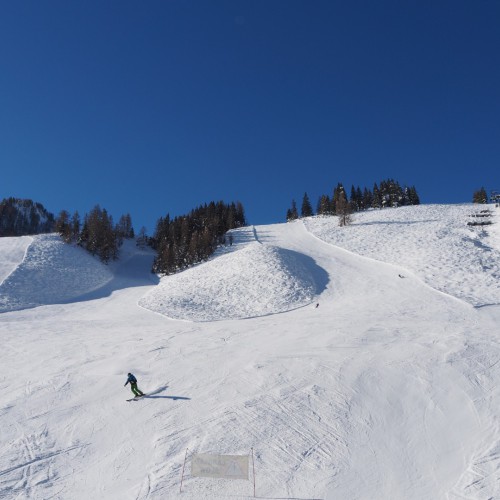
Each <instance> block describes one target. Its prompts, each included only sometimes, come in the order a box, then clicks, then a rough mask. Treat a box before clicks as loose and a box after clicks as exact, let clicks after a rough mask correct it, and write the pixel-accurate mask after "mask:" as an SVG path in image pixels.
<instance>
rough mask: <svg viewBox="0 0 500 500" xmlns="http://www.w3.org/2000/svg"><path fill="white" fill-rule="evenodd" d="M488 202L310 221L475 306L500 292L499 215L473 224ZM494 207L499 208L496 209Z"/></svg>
mask: <svg viewBox="0 0 500 500" xmlns="http://www.w3.org/2000/svg"><path fill="white" fill-rule="evenodd" d="M482 210H484V205H470V204H467V205H419V206H415V207H400V208H398V209H397V210H391V212H392V213H391V214H390V218H388V217H387V215H388V214H387V212H386V211H385V210H371V211H368V212H363V213H360V214H355V215H354V217H353V218H354V220H353V223H352V225H350V226H347V227H344V228H341V227H339V226H338V225H335V224H332V223H331V219H330V218H321V217H315V218H310V219H306V220H305V224H306V227H307V228H308V230H309V231H311V233H313V234H314V235H316V236H318V238H321V239H322V240H324V241H326V242H328V243H331V244H333V245H337V246H340V247H342V248H345V249H347V250H350V251H352V252H355V253H357V254H360V255H364V256H366V257H371V258H373V259H377V260H380V261H383V262H391V263H393V264H398V265H400V266H403V267H404V268H405V269H406V270H407V272H408V273H411V274H412V275H416V276H418V277H419V278H420V279H422V280H424V281H425V282H426V283H427V284H429V285H430V286H432V287H434V288H436V289H438V290H441V291H443V292H445V293H448V294H450V295H454V296H455V297H458V298H460V299H463V300H466V301H467V302H470V303H471V304H473V305H475V306H483V305H487V304H497V303H498V297H499V296H500V242H499V234H500V232H499V231H498V215H496V214H494V213H492V217H491V218H485V219H484V220H491V219H493V220H494V221H495V222H497V224H496V225H491V226H472V225H468V224H467V223H468V222H471V221H477V220H478V219H477V217H473V216H474V215H477V214H479V213H480V212H481V211H482ZM493 211H494V209H493Z"/></svg>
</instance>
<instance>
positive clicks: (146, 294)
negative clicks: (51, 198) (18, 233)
mask: <svg viewBox="0 0 500 500" xmlns="http://www.w3.org/2000/svg"><path fill="white" fill-rule="evenodd" d="M475 209H477V207H474V206H473V205H468V206H420V207H409V208H400V209H386V210H383V211H379V212H368V213H363V214H359V215H357V216H356V218H355V221H354V224H353V225H352V226H350V227H346V228H338V227H337V221H336V219H335V218H329V219H321V218H311V219H308V220H305V221H297V222H294V223H290V224H276V225H270V226H256V227H255V228H253V229H252V228H245V229H242V230H241V231H239V232H237V233H236V235H235V241H236V244H235V245H234V247H231V248H228V249H226V251H224V252H221V253H220V254H219V255H218V256H216V257H215V258H214V259H212V260H211V261H209V262H207V263H205V264H201V265H199V266H195V267H193V268H191V269H189V270H188V271H185V272H184V273H181V274H179V275H177V276H170V277H166V278H162V280H161V281H160V283H159V284H158V285H157V280H156V281H155V279H154V276H152V275H151V274H150V272H149V269H150V265H151V255H150V254H148V253H147V252H142V251H140V250H137V249H135V247H128V249H126V251H125V252H124V253H125V255H124V258H123V260H122V261H120V262H118V263H116V264H114V265H112V266H108V267H106V268H105V269H106V271H107V272H109V273H111V276H110V279H109V281H108V282H106V283H104V284H103V285H101V287H100V288H98V289H97V290H94V291H90V290H88V289H87V290H86V292H85V295H84V296H80V297H76V294H73V297H75V298H71V297H70V295H71V294H66V295H65V298H64V300H61V301H60V302H59V303H54V302H57V300H56V299H57V297H55V295H54V294H53V292H48V297H49V298H50V302H52V305H45V306H41V307H34V308H33V307H32V308H29V309H23V310H17V311H10V312H4V313H3V314H0V336H1V338H2V350H1V351H0V365H1V366H2V370H1V371H0V380H1V382H2V392H1V393H0V419H1V422H2V425H1V426H0V497H1V498H7V499H26V498H30V499H32V498H33V499H42V498H43V499H45V498H57V499H87V498H89V497H91V498H92V497H93V498H99V499H120V500H122V499H151V500H153V499H164V498H184V499H204V498H207V499H214V498H215V499H218V498H231V497H238V498H247V497H248V498H251V497H253V477H252V472H253V470H252V467H251V468H250V481H243V480H239V481H236V480H235V481H230V480H223V479H203V478H196V477H192V476H191V474H190V471H191V469H190V457H191V456H192V454H193V453H195V452H200V453H219V454H229V455H234V454H248V453H251V452H250V450H251V449H252V448H253V454H254V459H255V483H256V494H257V496H258V497H261V498H301V499H312V498H314V499H320V498H321V499H328V500H330V499H331V500H333V499H338V498H341V499H384V500H385V499H398V500H399V499H405V500H406V499H409V500H411V499H415V500H416V499H419V500H420V499H459V498H460V499H463V498H468V499H490V498H499V497H500V482H499V481H498V478H497V476H498V470H499V469H500V452H499V450H500V424H499V422H500V418H499V417H500V410H499V408H500V392H499V391H498V390H497V388H498V385H499V381H500V363H499V362H498V361H499V360H500V343H499V342H498V323H499V321H500V294H499V292H498V287H497V284H498V283H497V277H498V274H497V273H498V259H497V256H498V252H499V251H500V238H499V235H500V232H499V224H498V222H499V221H498V209H495V208H494V207H491V209H492V210H493V211H494V212H495V215H494V220H495V222H496V224H493V225H491V226H487V227H484V228H483V229H473V228H472V229H471V228H470V227H468V226H467V221H468V214H469V213H470V212H472V211H473V210H475ZM389 239H390V240H391V241H388V240H389ZM34 241H36V239H34ZM49 241H50V238H49ZM9 245H11V244H10V243H6V244H5V245H4V247H2V246H1V245H0V253H1V252H2V251H3V249H5V248H7V247H9ZM12 245H14V244H13V243H12ZM17 245H18V247H17V248H18V254H17V255H18V257H16V259H17V261H18V262H20V260H21V259H22V258H23V257H22V255H24V253H23V252H21V251H20V249H21V248H25V247H23V245H25V243H18V244H17ZM11 248H13V247H11ZM30 248H31V246H30ZM73 250H74V249H73ZM21 254H22V255H21ZM50 254H51V251H47V252H46V253H44V255H46V257H45V258H44V260H45V262H46V261H47V259H48V260H49V261H50V259H49V257H48V255H50ZM16 259H14V260H12V259H11V261H10V262H11V264H9V265H10V268H9V269H10V270H6V271H5V274H8V273H10V271H12V267H13V266H14V265H15V264H13V262H14V261H15V260H16ZM0 260H1V259H0ZM55 260H56V257H55V256H54V261H55ZM29 262H31V261H30V257H29V249H28V252H27V253H26V257H25V258H24V260H23V261H22V263H19V264H18V266H17V268H16V269H15V271H14V272H12V273H11V274H9V276H8V279H7V280H6V281H5V282H4V284H3V285H2V287H0V292H1V291H2V288H3V286H4V285H5V284H8V283H10V285H9V288H8V290H9V293H10V295H9V297H10V299H9V300H10V301H11V302H12V301H14V300H17V299H16V297H17V296H18V295H17V294H18V293H19V295H20V297H21V299H19V302H21V301H24V303H25V304H27V305H30V306H32V305H34V304H33V301H30V300H25V299H24V296H23V294H26V293H28V292H26V291H24V287H21V286H20V285H18V284H16V283H24V286H25V288H27V289H29V288H30V287H31V286H32V287H33V290H38V291H40V292H41V297H42V298H43V297H44V294H43V289H44V288H43V286H41V285H40V283H42V280H41V278H40V276H39V274H38V272H39V271H38V270H39V269H40V267H36V266H35V267H34V271H31V272H30V271H28V269H29V267H27V266H28V264H29ZM478 262H479V263H480V265H479V264H478ZM7 267H8V266H6V269H7ZM42 268H44V266H42ZM44 269H50V266H49V267H48V268H44ZM35 271H36V272H35ZM44 272H45V271H44ZM53 272H54V273H57V272H58V271H57V270H56V269H54V271H53ZM47 273H48V274H51V272H49V271H47ZM99 273H100V271H99V272H98V273H97V274H99ZM76 274H78V273H76ZM90 274H91V273H90ZM30 275H31V277H32V281H30V279H29V277H30ZM58 276H59V278H58V279H59V280H61V281H64V277H65V276H66V278H67V279H66V281H68V282H70V283H62V284H61V290H64V289H71V286H72V285H71V281H72V280H74V275H72V274H71V273H69V274H65V273H63V274H59V275H58ZM70 276H72V277H71V278H70ZM400 276H402V277H400ZM47 279H48V280H49V281H47V283H48V285H47V286H46V288H47V290H49V291H50V290H51V289H53V288H54V286H53V285H52V284H51V283H52V282H51V281H50V279H51V278H50V277H47ZM83 288H84V287H83ZM87 292H90V293H87ZM61 296H62V295H61ZM264 298H265V300H264ZM70 299H71V302H70ZM44 300H45V303H46V304H48V303H49V300H46V299H44ZM139 304H140V305H139ZM317 305H318V306H317ZM479 306H481V307H479ZM146 307H149V308H150V309H152V310H153V311H154V312H159V313H161V314H154V313H153V312H152V311H151V310H148V309H146ZM271 313H274V314H271ZM275 313H279V314H275ZM165 315H167V316H170V317H174V316H175V317H176V318H178V319H180V320H182V321H179V320H178V319H169V318H167V317H165ZM249 316H252V317H250V318H249ZM243 317H246V318H247V319H245V320H241V319H239V318H243ZM214 319H216V320H217V321H212V320H214ZM186 320H195V321H186ZM128 371H132V372H133V373H134V374H135V375H136V376H137V377H138V379H139V387H140V388H142V389H143V390H144V391H146V392H148V393H149V394H150V396H149V397H147V398H144V399H142V400H140V401H136V402H130V403H127V402H125V399H126V398H127V397H129V394H130V391H129V389H128V388H123V384H124V383H125V379H126V374H127V372H128ZM186 456H187V463H186V468H185V471H184V481H183V487H182V490H183V491H182V493H180V479H181V472H182V468H183V463H184V458H185V457H186Z"/></svg>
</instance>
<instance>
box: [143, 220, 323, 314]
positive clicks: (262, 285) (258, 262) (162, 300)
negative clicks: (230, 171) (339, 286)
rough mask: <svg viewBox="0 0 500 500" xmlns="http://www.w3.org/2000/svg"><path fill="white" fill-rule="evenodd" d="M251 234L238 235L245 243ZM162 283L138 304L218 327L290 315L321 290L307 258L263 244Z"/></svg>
mask: <svg viewBox="0 0 500 500" xmlns="http://www.w3.org/2000/svg"><path fill="white" fill-rule="evenodd" d="M247 233H248V234H253V232H251V231H250V230H248V229H245V230H240V231H236V232H235V241H237V242H238V241H242V240H243V241H245V239H246V238H245V237H244V236H243V235H246V234H247ZM233 248H234V250H235V251H232V252H230V253H225V254H223V255H221V256H220V257H219V258H216V259H212V260H211V261H210V262H208V263H207V264H204V265H202V266H199V267H195V268H191V269H188V270H187V271H184V272H182V273H179V274H176V275H173V276H168V277H165V278H163V279H162V281H161V283H160V285H159V286H158V287H157V288H155V289H154V290H153V291H151V292H150V293H149V294H147V295H146V296H145V297H144V298H143V299H141V301H140V302H139V304H140V305H141V306H143V307H145V308H146V309H150V310H152V311H155V312H159V313H161V314H164V315H165V316H167V317H169V318H173V319H187V320H194V321H215V320H221V319H230V318H249V317H255V316H262V315H266V314H274V313H279V312H284V311H289V310H291V309H294V308H296V307H300V306H303V305H305V304H309V303H310V302H311V301H312V300H313V298H314V297H315V296H316V295H317V293H318V292H319V291H320V290H321V286H322V285H321V282H318V281H317V280H316V277H317V274H318V273H317V270H316V269H315V267H316V266H315V265H314V262H313V261H312V260H311V259H307V258H306V257H305V256H304V255H303V254H301V253H298V252H291V251H290V250H285V249H283V248H280V247H275V246H272V245H262V244H260V243H258V242H254V243H250V244H244V245H241V244H240V245H238V244H237V243H236V244H235V246H234V247H233Z"/></svg>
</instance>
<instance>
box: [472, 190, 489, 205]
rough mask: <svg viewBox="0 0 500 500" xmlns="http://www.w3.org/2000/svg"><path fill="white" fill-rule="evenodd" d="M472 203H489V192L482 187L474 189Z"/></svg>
mask: <svg viewBox="0 0 500 500" xmlns="http://www.w3.org/2000/svg"><path fill="white" fill-rule="evenodd" d="M472 203H482V204H484V203H488V194H487V193H486V189H484V187H482V188H481V189H479V190H478V191H474V194H473V195H472Z"/></svg>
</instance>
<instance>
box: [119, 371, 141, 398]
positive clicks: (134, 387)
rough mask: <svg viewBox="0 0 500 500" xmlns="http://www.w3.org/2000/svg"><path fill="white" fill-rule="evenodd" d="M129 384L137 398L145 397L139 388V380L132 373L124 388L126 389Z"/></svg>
mask: <svg viewBox="0 0 500 500" xmlns="http://www.w3.org/2000/svg"><path fill="white" fill-rule="evenodd" d="M129 382H130V388H131V389H132V392H133V393H134V396H135V397H139V396H144V393H143V392H142V391H141V390H140V389H139V388H138V387H137V379H136V378H135V377H134V376H133V375H132V374H131V373H129V374H128V378H127V381H126V382H125V385H124V386H123V387H125V386H126V385H127V384H128V383H129Z"/></svg>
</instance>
